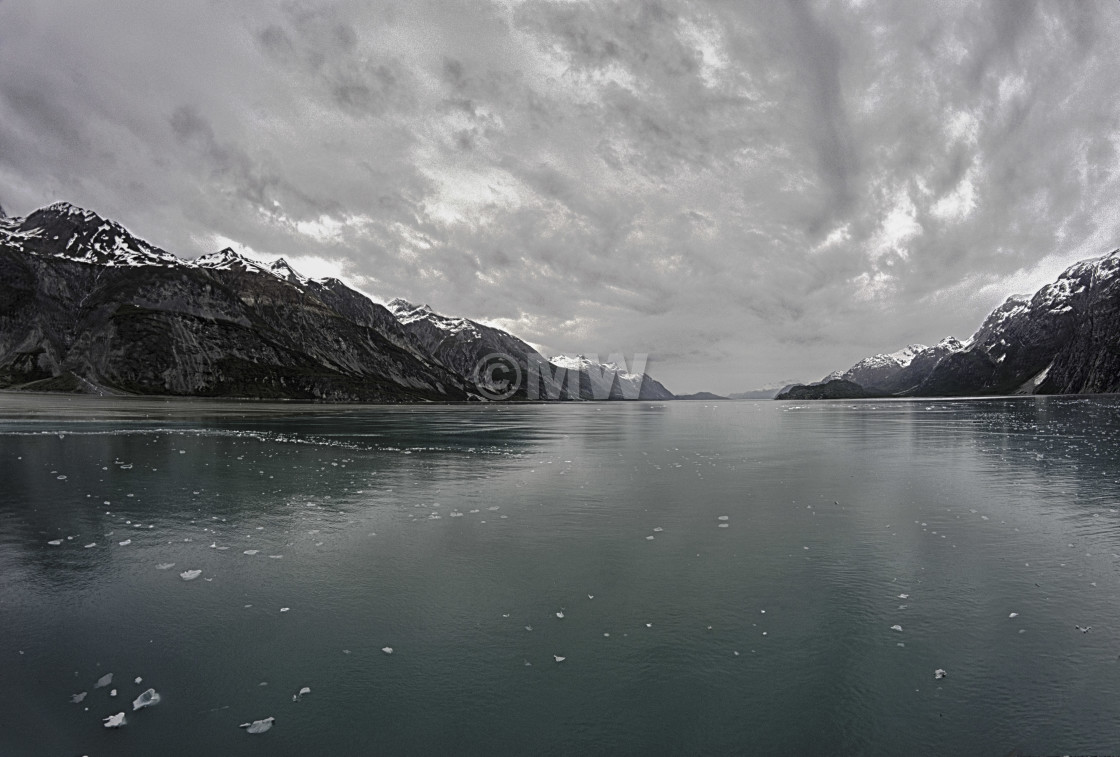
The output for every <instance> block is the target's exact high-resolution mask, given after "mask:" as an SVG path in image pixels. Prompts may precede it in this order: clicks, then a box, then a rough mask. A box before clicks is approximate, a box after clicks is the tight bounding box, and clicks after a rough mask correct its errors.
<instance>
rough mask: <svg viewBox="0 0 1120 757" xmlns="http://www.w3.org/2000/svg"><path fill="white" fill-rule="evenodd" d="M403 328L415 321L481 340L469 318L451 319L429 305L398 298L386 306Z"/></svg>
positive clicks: (476, 328)
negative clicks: (415, 303) (416, 303)
mask: <svg viewBox="0 0 1120 757" xmlns="http://www.w3.org/2000/svg"><path fill="white" fill-rule="evenodd" d="M385 307H386V308H388V310H389V312H390V313H392V314H393V315H394V316H395V317H396V319H397V320H398V321H400V323H401V325H402V326H407V325H408V324H410V323H413V322H415V321H426V322H428V323H429V324H431V325H432V326H434V327H436V328H437V329H439V330H440V331H443V332H446V333H448V334H460V333H464V332H466V333H468V334H470V335H472V336H474V337H475V338H481V337H482V335H481V333H479V331H478V327H477V325H476V324H475V323H474V322H473V321H471V320H469V319H467V318H451V317H448V316H445V315H440V314H439V313H437V312H435V311H434V310H432V308H431V307H429V306H428V305H414V304H412V303H411V302H409V301H408V300H405V299H401V298H400V297H397V298H395V299H393V300H390V301H389V304H388V305H386V306H385Z"/></svg>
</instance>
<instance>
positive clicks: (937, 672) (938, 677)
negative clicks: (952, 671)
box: [933, 668, 949, 681]
mask: <svg viewBox="0 0 1120 757" xmlns="http://www.w3.org/2000/svg"><path fill="white" fill-rule="evenodd" d="M947 675H949V674H948V673H946V672H945V671H944V670H942V669H941V668H938V669H937V670H935V671H933V677H934V680H938V681H940V680H941V679H942V678H944V677H945V676H947Z"/></svg>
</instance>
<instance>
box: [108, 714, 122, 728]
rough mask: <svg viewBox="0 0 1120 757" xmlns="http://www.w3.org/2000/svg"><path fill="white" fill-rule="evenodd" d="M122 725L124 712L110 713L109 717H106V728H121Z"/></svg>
mask: <svg viewBox="0 0 1120 757" xmlns="http://www.w3.org/2000/svg"><path fill="white" fill-rule="evenodd" d="M122 725H124V713H123V712H118V713H117V714H116V715H110V716H109V717H107V718H105V727H106V728H120V727H121V726H122Z"/></svg>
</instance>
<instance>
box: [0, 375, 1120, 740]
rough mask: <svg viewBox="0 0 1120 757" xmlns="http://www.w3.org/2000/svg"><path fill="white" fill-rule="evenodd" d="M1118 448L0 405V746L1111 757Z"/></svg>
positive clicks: (885, 416)
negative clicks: (79, 697)
mask: <svg viewBox="0 0 1120 757" xmlns="http://www.w3.org/2000/svg"><path fill="white" fill-rule="evenodd" d="M1118 439H1120V403H1118V402H1117V401H1116V400H1113V399H1106V398H1049V399H1048V398H1023V399H1007V400H1000V399H995V400H961V401H952V402H950V401H930V400H920V401H891V402H884V401H875V402H836V403H830V402H822V403H813V404H803V405H797V404H790V403H778V402H758V403H752V402H719V403H706V404H705V403H695V402H693V403H690V402H676V403H662V404H651V403H646V402H640V403H603V404H591V403H587V404H582V403H578V404H577V403H573V404H563V405H535V406H514V405H490V406H484V407H483V406H463V407H413V406H410V407H344V406H317V405H266V404H258V403H251V404H250V403H218V402H190V401H162V400H140V399H114V400H105V399H91V398H64V397H23V396H18V395H0V465H2V470H3V486H2V489H0V523H2V524H3V527H2V529H0V712H2V713H3V717H2V722H3V729H2V730H0V754H4V755H23V754H28V755H31V754H88V755H94V756H96V755H141V754H161V755H198V754H223V755H258V754H270V755H273V754H374V753H375V754H391V755H432V754H479V755H497V754H557V755H559V754H644V755H648V754H768V755H783V754H788V755H805V754H822V753H828V754H867V755H897V754H993V755H1003V754H1006V753H1007V752H1009V751H1010V750H1011V749H1013V748H1016V747H1018V748H1021V749H1023V750H1024V752H1026V753H1044V754H1045V753H1075V754H1077V753H1109V752H1112V753H1115V752H1118V751H1120V727H1118V726H1120V661H1118V658H1117V654H1118V652H1120V603H1118V602H1117V598H1118V594H1120V575H1118V567H1120V557H1118V555H1120V514H1118V513H1117V509H1116V507H1117V502H1118V495H1120V491H1118V489H1120V445H1118V444H1117V441H1118ZM723 516H726V518H725V519H723V520H721V517H723ZM649 537H653V538H652V539H651V538H649ZM55 540H61V543H60V544H58V545H53V544H51V543H50V542H51V541H55ZM122 542H127V543H126V544H124V545H123V546H122ZM90 544H95V545H96V546H89V547H87V546H86V545H90ZM168 563H174V566H173V567H169V568H167V567H165V568H164V569H158V568H157V566H161V565H162V566H166V565H167V564H168ZM188 570H200V571H202V572H201V575H200V577H199V578H197V579H195V580H190V581H186V580H183V578H181V576H180V573H182V572H184V571H188ZM589 595H590V596H589ZM592 597H593V598H592ZM284 608H287V609H286V610H284ZM561 612H562V613H563V617H562V618H560V617H557V613H561ZM1012 613H1016V614H1017V615H1016V616H1015V617H1012V616H1011V614H1012ZM1075 625H1080V626H1091V627H1092V629H1091V631H1090V632H1088V633H1082V632H1080V631H1079V630H1077V629H1076V628H1075ZM892 626H899V627H901V630H892ZM527 627H531V629H532V630H527ZM608 634H609V635H608ZM385 647H391V648H392V650H393V651H392V654H387V653H386V652H384V651H382V650H383V648H385ZM554 656H560V657H563V658H565V659H564V660H563V661H562V662H556V659H555V657H554ZM936 669H944V670H945V671H947V676H946V677H945V678H943V679H940V680H935V677H934V671H935V670H936ZM106 673H113V674H114V678H113V683H112V684H111V685H110V686H107V687H103V688H94V684H95V683H96V682H97V680H98V679H99V678H101V677H102V676H103V675H105V674H106ZM136 677H141V678H142V683H139V684H135V683H133V681H134V679H135V678H136ZM304 686H307V687H309V688H310V689H311V693H310V694H307V695H304V696H303V697H302V698H301V699H300V701H293V694H296V693H297V692H298V691H299V690H300V689H301V687H304ZM149 687H152V688H154V689H155V690H156V691H157V692H159V694H160V696H161V702H160V703H159V704H158V705H156V706H153V707H150V708H146V709H144V710H141V711H139V712H135V713H134V712H132V706H131V702H132V700H133V699H134V698H135V697H136V696H137V695H139V694H140V693H141V692H142V691H144V690H145V689H147V688H149ZM111 689H116V690H117V696H116V697H115V698H113V697H111V696H110V690H111ZM83 691H85V692H88V694H87V696H86V697H85V699H84V700H83V701H82V702H81V703H73V702H71V697H72V695H74V694H78V693H80V692H83ZM121 711H125V712H126V718H127V720H126V724H125V725H124V726H123V727H122V728H120V729H119V730H113V729H106V728H104V727H102V720H103V719H104V718H106V717H107V716H109V715H112V714H115V713H117V712H121ZM266 717H274V718H275V723H274V725H273V727H272V728H271V730H269V731H268V732H266V733H262V734H256V735H250V734H248V733H247V732H246V730H245V729H240V728H238V725H239V724H242V723H249V722H251V721H254V720H260V719H263V718H266Z"/></svg>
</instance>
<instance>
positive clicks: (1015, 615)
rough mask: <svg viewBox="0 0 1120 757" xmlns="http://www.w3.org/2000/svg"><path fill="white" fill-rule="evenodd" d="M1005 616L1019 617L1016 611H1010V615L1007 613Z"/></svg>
mask: <svg viewBox="0 0 1120 757" xmlns="http://www.w3.org/2000/svg"><path fill="white" fill-rule="evenodd" d="M1007 617H1009V618H1017V617H1019V613H1017V612H1013V613H1011V614H1010V615H1008V616H1007Z"/></svg>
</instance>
